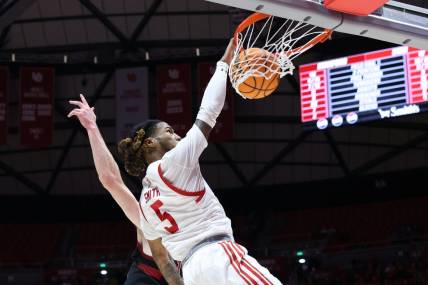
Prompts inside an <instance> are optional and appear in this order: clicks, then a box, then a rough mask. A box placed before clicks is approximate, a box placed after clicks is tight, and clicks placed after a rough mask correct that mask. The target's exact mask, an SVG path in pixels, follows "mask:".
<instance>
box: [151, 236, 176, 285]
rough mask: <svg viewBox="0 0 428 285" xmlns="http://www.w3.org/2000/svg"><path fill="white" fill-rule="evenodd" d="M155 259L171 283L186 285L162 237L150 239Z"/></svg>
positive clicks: (173, 284) (171, 284)
mask: <svg viewBox="0 0 428 285" xmlns="http://www.w3.org/2000/svg"><path fill="white" fill-rule="evenodd" d="M148 242H149V246H150V250H151V251H152V255H153V259H154V260H155V262H156V264H157V266H158V268H159V270H160V272H161V273H162V275H163V277H164V278H165V280H166V281H167V282H168V284H169V285H184V282H183V279H181V277H180V274H179V272H178V270H177V266H176V265H175V263H174V261H173V260H172V258H171V257H170V255H169V253H168V251H167V250H166V248H165V247H164V246H163V245H162V240H161V239H160V238H158V239H155V240H148Z"/></svg>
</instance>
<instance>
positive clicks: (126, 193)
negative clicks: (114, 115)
mask: <svg viewBox="0 0 428 285" xmlns="http://www.w3.org/2000/svg"><path fill="white" fill-rule="evenodd" d="M69 102H70V104H72V105H74V106H76V107H75V108H74V109H73V110H72V111H71V112H70V113H69V114H68V117H69V118H70V117H72V116H76V117H77V118H78V119H79V122H80V124H81V125H82V126H83V127H84V128H85V129H86V131H87V132H88V137H89V142H90V145H91V149H92V156H93V158H94V163H95V168H96V170H97V173H98V178H99V180H100V182H101V184H102V185H103V186H104V188H106V189H107V190H108V191H109V192H110V194H111V195H112V196H113V198H114V200H115V201H116V203H118V204H119V206H120V207H121V208H122V210H123V212H124V213H125V215H126V216H127V217H128V219H129V220H130V221H131V222H132V223H133V224H134V225H136V226H137V227H138V228H139V227H140V216H141V214H140V207H139V204H138V201H137V199H135V197H134V195H133V194H132V193H131V191H130V190H129V189H128V187H126V185H125V184H124V183H123V180H122V176H121V174H120V170H119V167H118V165H117V163H116V161H115V160H114V158H113V156H112V154H111V153H110V151H109V149H108V148H107V145H106V144H105V142H104V139H103V137H102V135H101V133H100V130H99V129H98V126H97V123H96V115H95V112H94V108H93V107H90V106H89V104H88V102H86V99H85V97H84V96H83V95H82V94H80V101H77V100H76V101H73V100H71V101H69Z"/></svg>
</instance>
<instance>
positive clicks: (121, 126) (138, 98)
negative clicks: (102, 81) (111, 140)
mask: <svg viewBox="0 0 428 285" xmlns="http://www.w3.org/2000/svg"><path fill="white" fill-rule="evenodd" d="M148 84H149V80H148V71H147V68H146V67H138V68H127V69H119V70H116V138H117V140H118V141H119V140H121V139H123V138H125V137H127V136H128V135H129V131H130V130H131V129H132V127H133V126H134V125H136V124H138V123H140V122H142V121H145V120H147V119H148V118H149V106H148V105H149V100H148V98H149V96H148V92H149V88H148Z"/></svg>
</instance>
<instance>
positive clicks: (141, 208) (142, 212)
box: [138, 202, 149, 222]
mask: <svg viewBox="0 0 428 285" xmlns="http://www.w3.org/2000/svg"><path fill="white" fill-rule="evenodd" d="M138 206H140V210H141V214H143V217H144V219H145V220H146V221H147V218H146V215H144V211H143V207H141V204H140V202H138ZM147 222H149V221H147Z"/></svg>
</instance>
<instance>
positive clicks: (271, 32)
mask: <svg viewBox="0 0 428 285" xmlns="http://www.w3.org/2000/svg"><path fill="white" fill-rule="evenodd" d="M322 33H326V32H325V30H324V29H320V28H319V27H316V26H313V25H310V24H308V23H305V22H300V21H294V20H290V19H282V18H276V17H274V16H270V17H268V18H266V19H264V20H261V21H259V22H255V23H253V24H252V25H250V26H249V27H248V28H246V29H245V30H244V31H242V32H241V33H239V34H238V35H237V46H236V49H235V53H234V55H233V59H232V62H231V64H230V68H229V78H230V82H231V83H232V86H233V88H234V89H235V90H236V92H237V93H238V94H239V95H241V96H242V97H244V98H245V96H243V95H242V94H240V92H239V90H238V87H239V85H240V84H241V83H243V82H244V81H246V80H247V79H248V78H249V77H250V76H255V77H264V78H265V79H266V80H270V79H271V78H272V77H273V76H278V75H279V76H280V77H281V78H282V77H283V76H285V75H287V74H293V71H294V65H293V62H292V60H293V59H294V58H296V57H297V56H298V55H300V54H301V53H303V52H305V51H306V50H308V49H310V48H311V47H312V46H314V45H315V44H312V43H311V40H312V39H313V38H315V37H316V36H318V35H320V34H322ZM250 48H259V49H263V50H265V51H267V52H268V54H269V53H270V54H269V56H264V57H260V55H259V54H256V53H253V54H251V53H249V55H248V56H244V57H243V56H240V54H241V52H242V51H245V50H247V49H250Z"/></svg>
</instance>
